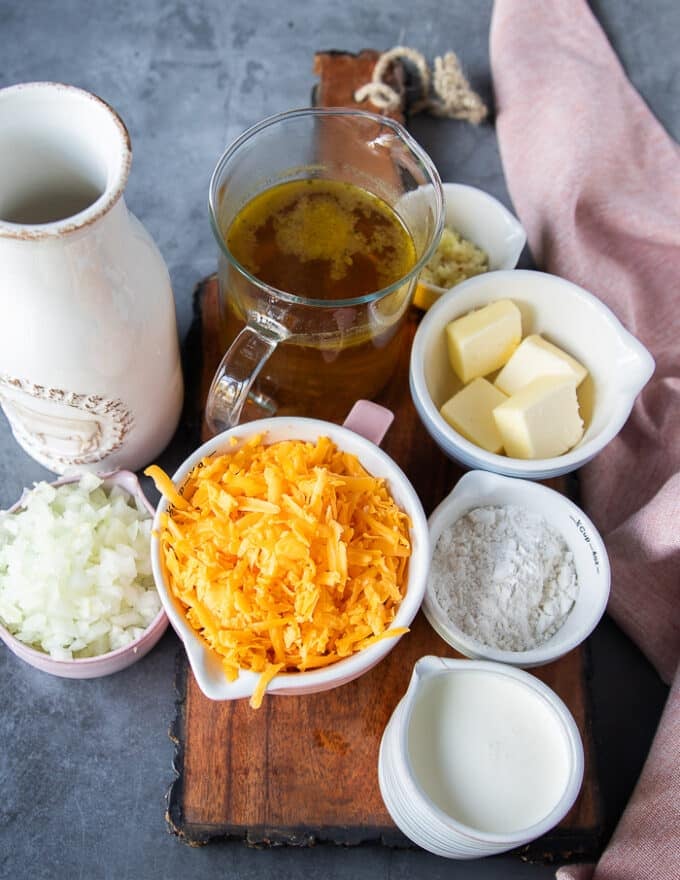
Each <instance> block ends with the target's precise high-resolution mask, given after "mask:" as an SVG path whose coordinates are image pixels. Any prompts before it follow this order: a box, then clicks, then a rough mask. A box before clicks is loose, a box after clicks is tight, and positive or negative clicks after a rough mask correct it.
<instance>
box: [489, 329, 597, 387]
mask: <svg viewBox="0 0 680 880" xmlns="http://www.w3.org/2000/svg"><path fill="white" fill-rule="evenodd" d="M587 375H588V370H586V368H585V367H584V366H583V364H580V363H579V362H578V361H577V360H576V359H575V358H573V357H571V355H568V354H567V353H566V351H562V349H561V348H558V347H557V346H556V345H553V344H552V342H548V341H547V339H543V337H542V336H539V335H538V334H533V335H532V336H527V338H526V339H523V340H522V342H520V344H519V347H518V348H517V349H515V351H514V352H513V355H512V357H511V358H510V360H509V361H508V362H507V364H506V365H505V366H504V367H503V369H502V370H501V371H500V373H499V374H498V376H496V382H495V385H496V387H497V388H499V389H500V390H501V391H502V392H503V393H504V394H510V395H512V394H514V393H515V392H516V391H519V389H520V388H523V387H524V386H525V385H528V384H529V382H532V381H533V380H534V379H538V378H539V377H540V376H571V377H572V379H573V380H574V382H575V383H576V387H578V386H579V385H580V384H581V382H583V380H584V379H585V377H586V376H587Z"/></svg>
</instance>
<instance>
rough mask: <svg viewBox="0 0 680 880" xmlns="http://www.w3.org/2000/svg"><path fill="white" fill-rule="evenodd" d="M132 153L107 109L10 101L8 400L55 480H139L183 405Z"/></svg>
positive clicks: (5, 127) (5, 168) (175, 348)
mask: <svg viewBox="0 0 680 880" xmlns="http://www.w3.org/2000/svg"><path fill="white" fill-rule="evenodd" d="M130 162H131V148H130V139H129V135H128V132H127V130H126V128H125V125H124V124H123V122H122V121H121V119H120V118H119V116H118V115H117V114H116V113H115V112H114V111H113V110H112V109H111V108H110V107H109V106H108V105H107V104H105V103H104V102H103V101H102V100H100V99H99V98H97V97H95V96H94V95H91V94H89V93H88V92H85V91H82V90H80V89H77V88H74V87H72V86H67V85H61V84H57V83H27V84H22V85H17V86H11V87H9V88H6V89H1V90H0V403H1V404H2V408H3V410H4V412H5V415H6V416H7V419H8V420H9V423H10V425H11V428H12V431H13V433H14V436H15V437H16V439H17V441H18V442H19V443H20V444H21V446H23V448H24V449H25V450H26V452H28V454H29V455H31V456H32V457H33V458H35V459H36V460H37V461H39V462H40V463H41V464H43V465H45V466H46V467H47V468H49V469H50V470H52V471H54V472H56V473H63V472H64V471H66V470H70V469H73V468H80V469H89V470H112V469H115V468H119V467H124V468H128V469H130V470H138V469H139V468H141V467H143V466H144V465H145V464H147V463H149V462H150V461H151V460H152V459H154V458H155V457H156V456H157V455H158V454H159V453H160V452H161V451H162V450H163V448H164V447H165V446H166V445H167V443H168V442H169V440H170V438H171V437H172V434H173V433H174V431H175V428H176V427H177V422H178V420H179V414H180V409H181V406H182V399H183V383H182V372H181V366H180V357H179V345H178V339H177V326H176V320H175V309H174V301H173V296H172V290H171V287H170V279H169V277H168V272H167V269H166V266H165V264H164V262H163V259H162V257H161V255H160V253H159V251H158V249H157V248H156V246H155V244H154V243H153V241H152V240H151V238H150V237H149V235H148V233H147V232H146V231H145V229H144V228H143V227H142V225H141V224H140V223H139V221H138V220H137V219H136V218H135V217H133V216H132V215H131V214H130V213H129V211H128V210H127V208H126V206H125V202H124V199H123V191H124V189H125V184H126V182H127V177H128V173H129V171H130Z"/></svg>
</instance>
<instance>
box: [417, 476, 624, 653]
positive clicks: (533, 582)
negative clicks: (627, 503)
mask: <svg viewBox="0 0 680 880" xmlns="http://www.w3.org/2000/svg"><path fill="white" fill-rule="evenodd" d="M429 528H430V539H431V544H432V563H431V566H430V572H429V576H428V583H427V588H426V593H425V599H424V602H423V612H424V614H425V616H426V617H427V619H428V620H429V622H430V624H431V625H432V627H433V628H434V629H435V631H436V632H437V633H438V634H439V635H440V636H441V637H442V638H443V639H444V640H445V641H446V642H448V644H450V645H451V646H452V647H454V648H455V649H456V650H457V651H460V652H461V653H462V654H464V655H465V656H467V657H472V658H479V659H486V660H496V661H499V662H503V663H510V664H512V665H514V666H521V667H531V666H540V665H542V664H544V663H549V662H550V661H552V660H556V659H557V658H558V657H561V656H562V655H563V654H566V653H567V652H568V651H570V650H572V649H573V648H575V647H576V646H577V645H579V644H580V643H581V642H582V641H583V640H584V639H585V638H587V637H588V636H589V635H590V633H591V632H592V631H593V629H594V628H595V627H596V626H597V624H598V622H599V620H600V618H601V617H602V615H603V613H604V610H605V608H606V605H607V600H608V598H609V585H610V570H609V560H608V557H607V551H606V549H605V546H604V543H603V541H602V538H601V537H600V535H599V533H598V531H597V529H596V528H595V526H594V525H593V523H592V522H591V521H590V520H589V519H588V517H587V516H586V515H585V514H584V513H583V511H582V510H580V509H579V508H578V507H577V506H576V505H575V504H573V502H571V501H570V500H569V499H568V498H565V497H564V496H563V495H561V494H560V493H559V492H555V491H554V490H553V489H549V488H547V487H546V486H543V485H541V484H540V483H534V482H532V481H530V480H520V479H516V478H513V477H505V476H500V475H498V474H493V473H489V472H486V471H470V472H469V473H467V474H465V476H463V477H462V478H461V480H459V482H458V484H457V485H456V487H455V488H454V489H453V491H452V492H451V493H450V494H449V495H448V496H447V497H446V498H445V499H444V500H443V501H442V502H441V504H440V505H439V506H438V507H437V508H436V510H435V511H434V512H433V513H432V515H431V516H430V518H429Z"/></svg>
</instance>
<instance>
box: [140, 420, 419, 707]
mask: <svg viewBox="0 0 680 880" xmlns="http://www.w3.org/2000/svg"><path fill="white" fill-rule="evenodd" d="M145 473H147V474H148V475H149V476H151V477H152V478H153V479H154V481H155V482H156V486H157V488H158V490H159V491H160V492H162V493H163V494H164V495H165V496H166V498H167V499H168V501H169V507H168V511H167V512H166V513H165V514H164V515H163V516H162V517H161V520H160V530H159V540H160V545H161V557H162V560H163V565H164V567H165V572H166V576H167V580H168V583H169V586H170V589H171V591H172V592H173V594H174V595H175V596H176V597H177V598H178V599H179V601H180V602H181V603H182V605H183V606H184V608H185V613H186V616H187V620H188V622H189V623H190V625H191V626H192V627H193V628H194V629H195V630H196V631H197V632H198V633H200V634H201V636H202V637H203V638H204V639H205V640H206V642H207V643H208V644H209V645H210V647H211V648H212V649H213V650H214V651H216V652H217V653H218V654H219V655H220V656H221V658H222V665H223V668H224V672H225V675H226V676H227V678H228V679H229V680H230V681H233V680H234V679H235V678H236V677H237V676H238V674H239V670H240V669H246V670H252V671H254V672H257V673H259V675H260V678H259V681H258V685H257V687H256V689H255V692H254V693H253V695H252V697H251V705H252V706H253V707H254V708H257V707H259V706H260V704H261V702H262V698H263V696H264V693H265V691H266V689H267V686H268V684H269V682H270V681H271V679H272V678H273V677H274V676H275V675H276V674H277V673H278V672H281V671H285V672H294V671H305V670H309V669H316V668H319V667H322V666H327V665H329V664H331V663H334V662H336V661H337V660H339V659H341V658H343V657H348V656H350V655H351V654H354V653H356V652H357V651H360V650H362V648H365V647H367V646H368V645H370V644H372V643H374V642H376V641H378V640H379V639H382V638H384V637H395V636H399V635H402V634H403V633H404V632H406V631H407V630H406V629H404V628H391V629H390V625H391V623H392V621H393V620H394V617H395V615H396V612H397V609H398V607H399V604H400V602H401V600H402V598H403V595H404V590H405V584H406V572H407V567H408V559H409V556H410V553H411V547H410V540H409V527H410V521H409V518H408V516H407V514H406V513H404V512H403V511H401V510H400V509H399V508H398V507H397V505H396V504H395V502H394V500H393V498H392V497H391V495H390V493H389V491H388V489H387V486H386V485H385V481H384V480H383V479H380V478H376V477H373V476H371V475H370V474H369V473H367V471H366V470H365V469H364V467H363V466H362V465H361V463H360V462H359V460H358V459H357V458H356V456H354V455H351V454H349V453H346V452H343V451H342V450H340V449H339V448H338V447H337V446H336V445H335V444H334V443H333V442H332V441H331V440H330V439H329V438H327V437H320V438H318V440H317V441H316V442H314V443H312V442H305V441H300V440H285V441H279V442H277V443H272V444H270V445H266V444H265V443H264V438H263V436H262V435H256V436H253V437H252V438H250V439H248V440H247V441H246V442H244V443H243V445H242V446H240V447H239V448H235V449H233V450H231V451H228V452H225V453H222V454H219V455H214V456H210V457H207V458H205V459H203V460H202V461H201V462H200V463H199V464H198V465H197V466H196V467H195V468H194V470H193V471H192V472H191V473H190V474H189V476H188V478H187V479H186V481H185V482H184V484H183V485H182V486H181V488H180V489H179V491H178V490H177V489H176V488H175V487H174V485H173V484H172V481H171V480H170V479H169V478H168V477H167V475H166V474H165V473H164V472H163V471H162V470H161V469H160V468H158V467H156V466H153V467H150V468H147V470H146V471H145Z"/></svg>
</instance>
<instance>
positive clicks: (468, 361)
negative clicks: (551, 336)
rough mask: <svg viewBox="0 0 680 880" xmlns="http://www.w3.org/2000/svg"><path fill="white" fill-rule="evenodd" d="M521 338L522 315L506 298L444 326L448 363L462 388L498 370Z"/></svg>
mask: <svg viewBox="0 0 680 880" xmlns="http://www.w3.org/2000/svg"><path fill="white" fill-rule="evenodd" d="M521 338H522V315H521V313H520V310H519V309H518V308H517V306H516V305H515V304H514V302H512V300H509V299H501V300H498V301H497V302H494V303H490V304H489V305H488V306H484V308H481V309H476V310H475V311H473V312H468V314H467V315H463V317H462V318H456V320H455V321H451V322H450V323H449V324H447V325H446V341H447V345H448V350H449V360H450V361H451V366H452V367H453V369H454V371H455V373H456V375H457V376H458V378H459V379H460V380H461V382H462V383H463V384H464V385H467V383H468V382H470V381H471V380H472V379H476V378H477V377H478V376H486V375H487V374H488V373H492V372H493V371H494V370H497V369H498V368H499V367H502V366H503V365H504V364H505V363H506V362H507V361H508V360H509V358H510V355H511V354H512V353H513V351H514V350H515V349H516V348H517V346H518V345H519V343H520V340H521Z"/></svg>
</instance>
